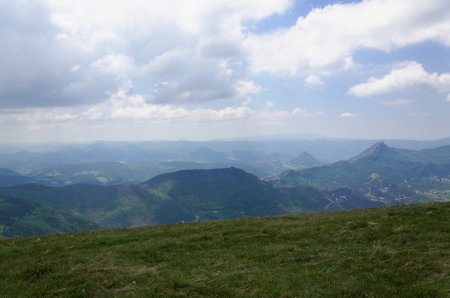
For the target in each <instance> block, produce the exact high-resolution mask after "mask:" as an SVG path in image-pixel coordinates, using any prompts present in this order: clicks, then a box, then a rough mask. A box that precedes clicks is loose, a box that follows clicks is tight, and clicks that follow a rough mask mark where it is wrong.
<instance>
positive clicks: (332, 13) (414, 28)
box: [246, 0, 450, 74]
mask: <svg viewBox="0 0 450 298" xmlns="http://www.w3.org/2000/svg"><path fill="white" fill-rule="evenodd" d="M427 40H433V41H437V42H440V43H442V44H444V45H446V46H450V1H447V0H430V1H426V3H425V2H424V1H423V0H396V1H392V0H364V1H360V2H355V3H348V4H332V5H327V6H325V7H324V8H317V9H313V10H312V11H311V12H310V13H309V14H308V15H307V16H305V17H300V18H299V19H298V20H297V22H296V24H295V25H293V26H292V27H290V28H287V29H284V28H283V29H279V30H276V31H273V32H270V33H268V34H264V35H256V34H255V35H253V36H250V37H249V38H248V39H247V41H246V46H247V48H248V50H249V51H250V53H251V56H250V59H251V64H252V68H253V71H254V72H256V73H259V72H274V73H288V74H289V73H291V74H293V73H299V72H304V71H307V70H308V69H329V68H332V69H343V68H344V69H345V68H348V67H352V65H353V60H351V56H352V54H353V53H354V52H355V51H357V50H359V49H361V48H368V49H375V50H380V51H384V52H389V51H391V50H393V49H397V48H401V47H404V46H407V45H411V44H417V43H420V42H423V41H427Z"/></svg>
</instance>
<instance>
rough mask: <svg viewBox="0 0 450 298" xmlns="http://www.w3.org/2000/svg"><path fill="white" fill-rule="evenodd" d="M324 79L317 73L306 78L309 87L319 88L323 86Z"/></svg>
mask: <svg viewBox="0 0 450 298" xmlns="http://www.w3.org/2000/svg"><path fill="white" fill-rule="evenodd" d="M323 84H324V83H323V81H322V79H321V78H320V77H318V76H315V75H309V76H307V77H306V78H305V85H306V86H307V87H309V88H318V87H321V86H323Z"/></svg>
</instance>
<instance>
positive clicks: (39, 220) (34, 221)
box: [0, 195, 99, 237]
mask: <svg viewBox="0 0 450 298" xmlns="http://www.w3.org/2000/svg"><path fill="white" fill-rule="evenodd" d="M97 228H99V227H98V226H97V225H95V224H94V223H92V222H90V221H88V220H86V219H84V218H82V217H80V216H77V215H75V214H72V213H65V212H59V211H57V210H55V209H54V208H51V207H48V206H43V205H40V204H37V203H31V202H28V201H25V200H22V199H18V198H12V197H6V196H1V195H0V237H11V236H24V235H43V234H49V233H67V232H78V231H87V230H93V229H97Z"/></svg>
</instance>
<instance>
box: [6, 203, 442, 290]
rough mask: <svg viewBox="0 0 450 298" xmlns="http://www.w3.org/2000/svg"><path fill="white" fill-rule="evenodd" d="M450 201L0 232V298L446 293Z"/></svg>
mask: <svg viewBox="0 0 450 298" xmlns="http://www.w3.org/2000/svg"><path fill="white" fill-rule="evenodd" d="M449 220H450V203H435V204H428V205H412V206H403V207H389V208H379V209H364V210H354V211H344V212H327V213H318V214H308V215H300V216H284V217H274V218H255V219H239V220H233V221H221V222H204V223H195V224H177V225H166V226H158V227H150V228H138V229H131V230H109V231H101V232H90V233H79V234H68V235H57V236H48V237H41V238H14V239H6V240H0V258H1V260H2V262H0V289H1V296H4V297H40V296H46V297H52V296H71V297H124V296H125V297H127V296H128V297H131V296H137V297H151V296H164V297H167V296H184V297H186V296H189V297H191V296H208V297H211V296H219V297H229V296H240V297H262V296H264V297H448V296H449V295H450V237H448V236H449V235H450V222H449Z"/></svg>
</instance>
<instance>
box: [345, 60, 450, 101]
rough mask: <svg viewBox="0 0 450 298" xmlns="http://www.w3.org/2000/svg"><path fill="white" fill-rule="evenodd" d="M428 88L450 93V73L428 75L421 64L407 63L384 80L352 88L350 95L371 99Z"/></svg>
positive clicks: (377, 79)
mask: <svg viewBox="0 0 450 298" xmlns="http://www.w3.org/2000/svg"><path fill="white" fill-rule="evenodd" d="M417 86H428V87H431V88H434V89H436V90H437V91H441V92H447V91H450V73H443V74H438V73H428V72H427V71H426V70H425V69H424V68H423V66H422V65H421V64H420V63H417V62H407V63H405V64H404V65H401V66H400V67H398V68H395V69H393V70H392V71H391V72H390V73H389V74H387V75H386V76H384V77H383V78H373V77H372V78H370V79H369V80H368V81H367V82H366V83H362V84H358V85H355V86H353V87H351V88H350V89H349V91H348V94H350V95H353V96H357V97H369V96H374V95H379V94H385V93H389V92H393V91H398V90H403V89H406V88H413V87H417Z"/></svg>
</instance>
